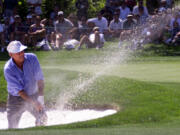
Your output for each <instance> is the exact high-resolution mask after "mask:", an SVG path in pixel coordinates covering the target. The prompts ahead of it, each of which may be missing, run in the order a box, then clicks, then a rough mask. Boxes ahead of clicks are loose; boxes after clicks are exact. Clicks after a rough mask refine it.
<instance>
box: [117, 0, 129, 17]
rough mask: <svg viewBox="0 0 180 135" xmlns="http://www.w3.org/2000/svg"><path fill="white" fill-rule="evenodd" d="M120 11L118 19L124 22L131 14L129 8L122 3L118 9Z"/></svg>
mask: <svg viewBox="0 0 180 135" xmlns="http://www.w3.org/2000/svg"><path fill="white" fill-rule="evenodd" d="M119 9H120V19H122V20H125V19H126V17H127V16H128V15H129V14H130V13H131V11H130V9H129V7H127V6H126V3H125V2H122V5H121V6H120V7H119Z"/></svg>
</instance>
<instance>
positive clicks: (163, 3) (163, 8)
mask: <svg viewBox="0 0 180 135" xmlns="http://www.w3.org/2000/svg"><path fill="white" fill-rule="evenodd" d="M166 9H167V3H166V0H161V3H160V7H159V10H158V11H159V12H165V11H166Z"/></svg>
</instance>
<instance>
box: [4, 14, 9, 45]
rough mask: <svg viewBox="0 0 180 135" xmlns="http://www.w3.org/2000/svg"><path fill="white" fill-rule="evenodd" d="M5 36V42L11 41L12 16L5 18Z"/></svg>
mask: <svg viewBox="0 0 180 135" xmlns="http://www.w3.org/2000/svg"><path fill="white" fill-rule="evenodd" d="M4 38H5V44H6V45H7V44H8V43H9V42H10V18H8V17H5V18H4Z"/></svg>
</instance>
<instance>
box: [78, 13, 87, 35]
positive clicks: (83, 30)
mask: <svg viewBox="0 0 180 135" xmlns="http://www.w3.org/2000/svg"><path fill="white" fill-rule="evenodd" d="M78 29H79V32H80V35H81V36H83V35H87V34H88V24H87V18H86V16H82V17H81V20H80V23H79V26H78ZM81 36H80V37H81Z"/></svg>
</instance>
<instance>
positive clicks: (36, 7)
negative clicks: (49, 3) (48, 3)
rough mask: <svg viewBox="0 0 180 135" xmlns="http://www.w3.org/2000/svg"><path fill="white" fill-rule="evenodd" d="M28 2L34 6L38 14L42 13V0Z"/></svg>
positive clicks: (28, 0)
mask: <svg viewBox="0 0 180 135" xmlns="http://www.w3.org/2000/svg"><path fill="white" fill-rule="evenodd" d="M27 3H28V4H29V6H33V7H34V12H35V14H36V15H41V14H42V10H41V4H42V0H27Z"/></svg>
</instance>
